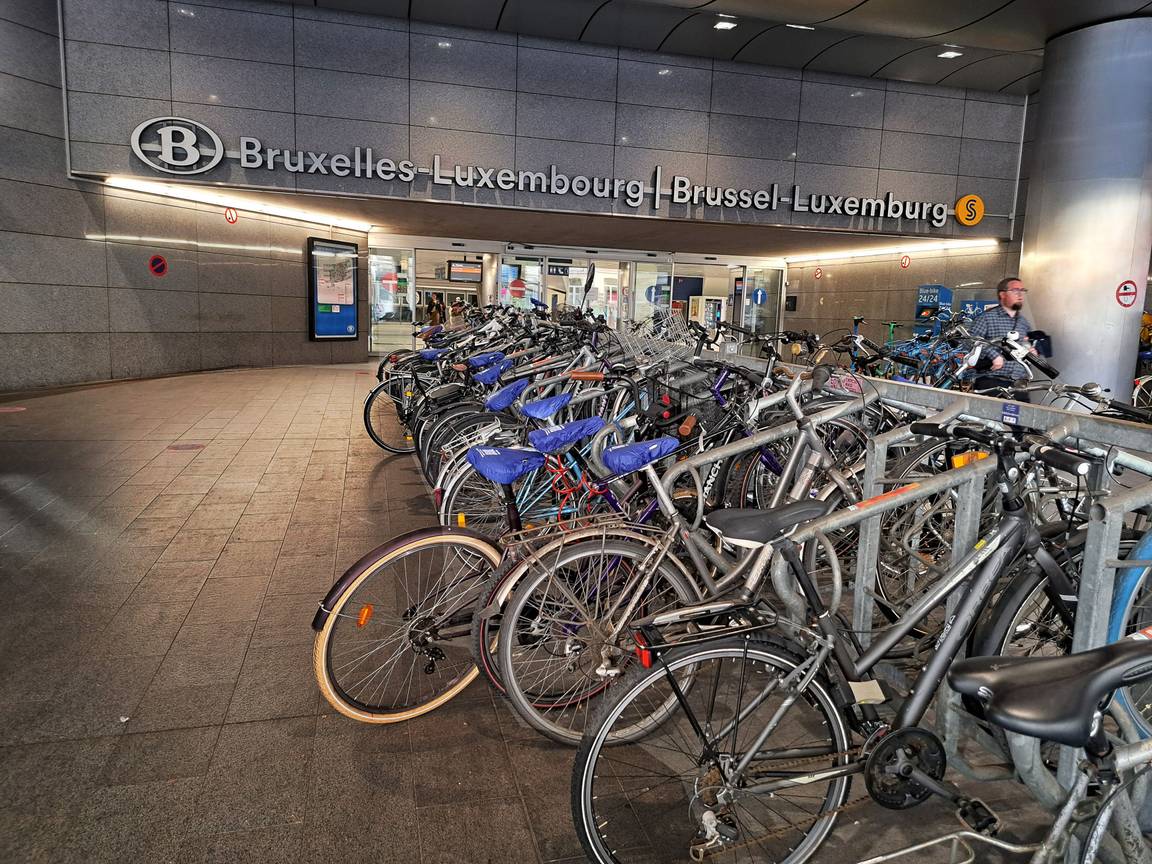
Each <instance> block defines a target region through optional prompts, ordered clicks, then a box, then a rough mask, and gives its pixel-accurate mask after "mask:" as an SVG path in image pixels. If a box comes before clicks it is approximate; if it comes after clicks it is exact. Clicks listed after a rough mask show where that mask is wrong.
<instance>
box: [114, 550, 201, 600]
mask: <svg viewBox="0 0 1152 864" xmlns="http://www.w3.org/2000/svg"><path fill="white" fill-rule="evenodd" d="M212 566H213V565H212V562H211V561H180V562H176V563H175V564H155V565H153V566H152V569H150V570H149V571H148V573H147V575H145V577H144V578H143V579H141V580H140V583H139V584H138V585H137V586H136V588H135V590H133V592H132V595H131V596H130V597H129V598H128V602H129V603H182V602H187V603H188V604H191V603H192V601H194V600H195V599H196V596H197V595H198V594H199V593H200V589H201V588H203V587H204V583H205V582H206V581H207V580H208V574H209V573H210V572H211V571H212Z"/></svg>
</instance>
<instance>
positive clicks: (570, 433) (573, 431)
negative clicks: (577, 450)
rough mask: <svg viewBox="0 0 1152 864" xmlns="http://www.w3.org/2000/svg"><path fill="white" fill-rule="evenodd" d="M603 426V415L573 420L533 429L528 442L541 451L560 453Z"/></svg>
mask: <svg viewBox="0 0 1152 864" xmlns="http://www.w3.org/2000/svg"><path fill="white" fill-rule="evenodd" d="M603 428H604V418H603V417H589V418H588V419H586V420H571V421H569V422H568V423H565V424H564V425H563V426H550V427H548V428H547V429H533V430H532V431H531V432H529V433H528V443H529V444H531V445H532V446H533V447H535V448H536V449H537V450H539V451H540V452H541V453H559V452H560V451H562V450H567V449H568V448H569V447H571V446H572V445H573V444H575V443H576V442H577V441H582V440H583V439H585V438H587V437H588V436H589V435H595V434H596V433H597V432H599V431H600V430H601V429H603Z"/></svg>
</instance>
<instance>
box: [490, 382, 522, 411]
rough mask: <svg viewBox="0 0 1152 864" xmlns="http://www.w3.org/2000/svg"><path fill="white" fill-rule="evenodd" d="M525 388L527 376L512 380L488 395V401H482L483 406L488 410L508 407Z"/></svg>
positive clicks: (501, 409)
mask: <svg viewBox="0 0 1152 864" xmlns="http://www.w3.org/2000/svg"><path fill="white" fill-rule="evenodd" d="M527 389H528V379H527V378H521V379H520V380H519V381H513V382H512V383H511V384H508V385H506V386H504V387H501V388H500V389H499V390H497V391H496V392H495V393H493V394H492V395H491V396H489V397H488V401H487V402H485V403H484V408H485V409H486V410H488V411H503V410H504V409H505V408H510V407H511V406H512V403H513V402H515V401H516V400H517V399H519V398H520V395H521V394H522V393H523V392H524V391H525V390H527Z"/></svg>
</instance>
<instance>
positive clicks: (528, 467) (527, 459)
mask: <svg viewBox="0 0 1152 864" xmlns="http://www.w3.org/2000/svg"><path fill="white" fill-rule="evenodd" d="M464 458H466V459H467V460H468V464H469V465H471V466H472V467H473V468H475V469H476V471H477V472H478V473H479V474H480V476H481V477H483V478H484V479H486V480H491V481H492V482H493V483H500V484H510V483H515V482H516V481H517V480H519V479H520V478H521V477H523V476H524V475H525V474H531V473H532V472H533V471H535V470H536V469H537V468H539V467H540V466H541V465H543V464H544V454H543V453H539V452H537V451H536V450H519V449H515V448H512V447H469V448H468V455H467V456H465V457H464Z"/></svg>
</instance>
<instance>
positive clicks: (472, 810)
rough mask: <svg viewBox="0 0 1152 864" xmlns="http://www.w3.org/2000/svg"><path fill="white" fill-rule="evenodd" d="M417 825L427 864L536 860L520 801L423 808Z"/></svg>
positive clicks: (473, 802)
mask: <svg viewBox="0 0 1152 864" xmlns="http://www.w3.org/2000/svg"><path fill="white" fill-rule="evenodd" d="M418 825H419V829H420V860H421V861H422V862H424V864H449V862H451V864H456V862H459V861H469V862H476V864H480V862H486V864H487V862H490V864H496V862H503V861H533V860H536V854H535V850H534V847H533V842H532V832H531V829H530V828H529V826H528V819H527V816H526V815H525V813H524V805H523V803H521V801H520V799H519V798H500V799H490V800H486V801H475V800H472V801H461V802H458V803H455V804H439V805H436V806H434V807H422V808H420V809H419V811H418Z"/></svg>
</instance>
